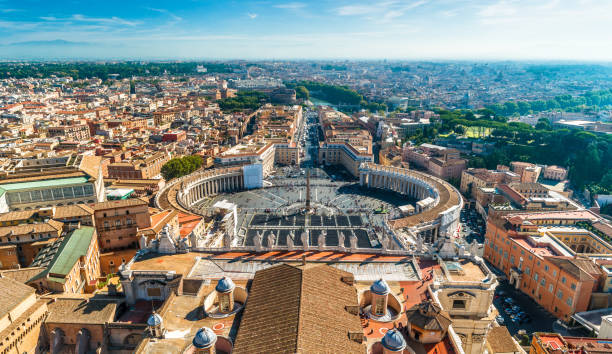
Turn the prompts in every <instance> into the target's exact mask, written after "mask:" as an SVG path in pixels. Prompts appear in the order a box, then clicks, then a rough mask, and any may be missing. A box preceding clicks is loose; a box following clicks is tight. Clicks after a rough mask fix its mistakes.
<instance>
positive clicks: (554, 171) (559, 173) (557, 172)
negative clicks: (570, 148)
mask: <svg viewBox="0 0 612 354" xmlns="http://www.w3.org/2000/svg"><path fill="white" fill-rule="evenodd" d="M542 178H544V179H549V180H553V181H563V180H565V179H567V169H565V168H563V167H559V166H555V165H553V166H546V167H544V172H543V173H542Z"/></svg>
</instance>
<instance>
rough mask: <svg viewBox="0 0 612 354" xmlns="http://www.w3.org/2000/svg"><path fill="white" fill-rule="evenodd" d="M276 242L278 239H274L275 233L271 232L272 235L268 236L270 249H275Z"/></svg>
mask: <svg viewBox="0 0 612 354" xmlns="http://www.w3.org/2000/svg"><path fill="white" fill-rule="evenodd" d="M275 242H276V238H275V237H274V233H273V232H272V231H270V233H269V234H268V248H270V249H273V248H274V243H275Z"/></svg>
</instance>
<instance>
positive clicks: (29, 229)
mask: <svg viewBox="0 0 612 354" xmlns="http://www.w3.org/2000/svg"><path fill="white" fill-rule="evenodd" d="M63 226H64V223H63V222H60V221H55V220H49V221H47V222H45V223H40V224H23V225H17V226H4V227H0V236H19V235H29V234H31V233H42V232H50V233H51V232H53V233H57V232H58V231H60V230H61V229H62V227H63Z"/></svg>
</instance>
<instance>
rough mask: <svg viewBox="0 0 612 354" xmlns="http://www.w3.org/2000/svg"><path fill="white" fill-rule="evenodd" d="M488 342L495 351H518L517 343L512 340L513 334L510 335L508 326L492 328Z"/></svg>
mask: <svg viewBox="0 0 612 354" xmlns="http://www.w3.org/2000/svg"><path fill="white" fill-rule="evenodd" d="M487 342H488V343H489V345H490V346H491V349H492V350H493V353H514V352H518V349H517V348H516V343H515V342H514V340H512V336H510V332H508V328H506V326H500V327H493V328H491V330H490V331H489V334H487Z"/></svg>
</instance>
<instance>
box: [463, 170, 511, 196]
mask: <svg viewBox="0 0 612 354" xmlns="http://www.w3.org/2000/svg"><path fill="white" fill-rule="evenodd" d="M520 179H521V176H519V175H518V174H516V173H514V172H510V171H500V170H487V169H485V168H468V169H467V170H464V171H462V172H461V186H460V188H459V190H460V191H461V193H463V194H464V195H467V196H470V197H471V198H476V193H477V191H478V188H494V187H496V186H497V185H498V184H501V183H505V184H507V183H511V182H519V181H520Z"/></svg>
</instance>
